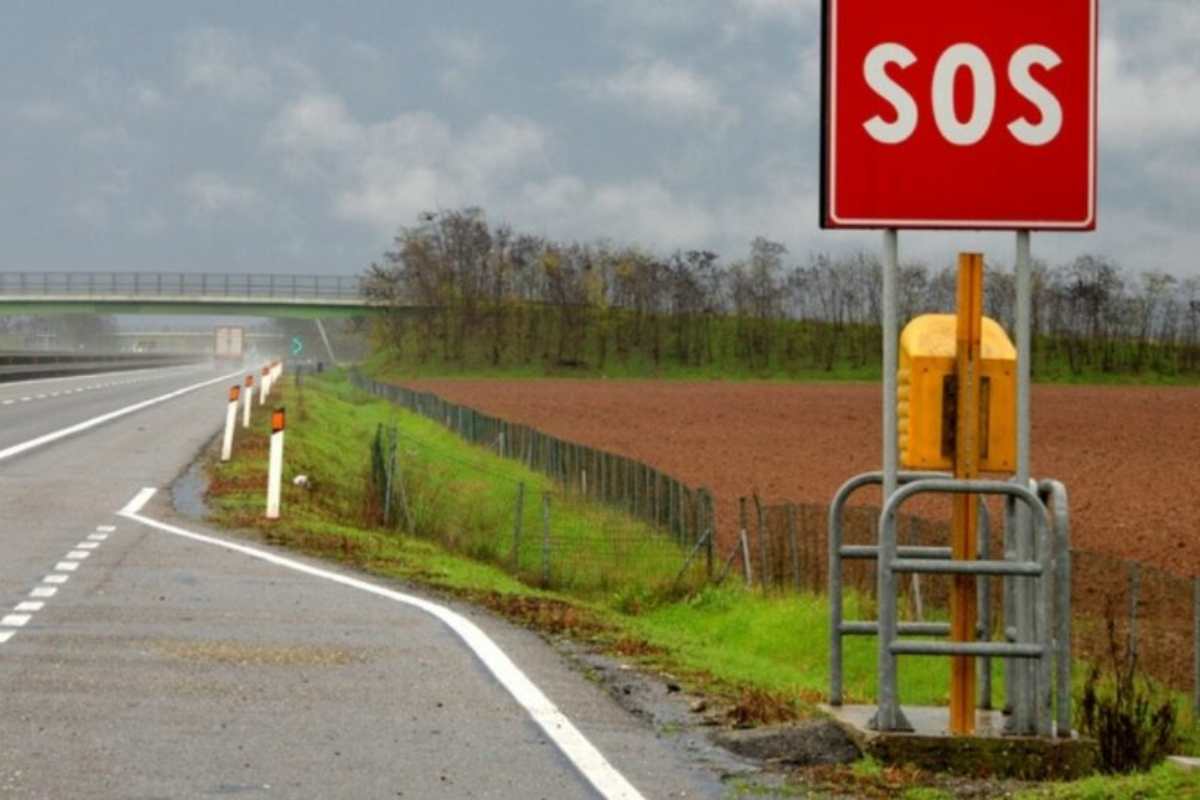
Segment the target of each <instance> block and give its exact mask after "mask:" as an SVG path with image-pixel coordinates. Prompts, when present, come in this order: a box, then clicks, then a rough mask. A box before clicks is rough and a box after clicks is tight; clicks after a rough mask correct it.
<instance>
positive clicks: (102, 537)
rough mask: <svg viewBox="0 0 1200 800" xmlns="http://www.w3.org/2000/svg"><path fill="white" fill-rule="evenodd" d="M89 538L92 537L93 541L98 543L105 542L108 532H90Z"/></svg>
mask: <svg viewBox="0 0 1200 800" xmlns="http://www.w3.org/2000/svg"><path fill="white" fill-rule="evenodd" d="M88 538H89V539H91V540H92V541H93V542H97V543H98V542H103V541H104V540H105V539H107V538H108V534H107V533H93V534H89V535H88Z"/></svg>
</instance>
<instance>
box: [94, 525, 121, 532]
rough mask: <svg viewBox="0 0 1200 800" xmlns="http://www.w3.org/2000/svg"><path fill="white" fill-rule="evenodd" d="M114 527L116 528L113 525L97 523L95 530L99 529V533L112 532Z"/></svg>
mask: <svg viewBox="0 0 1200 800" xmlns="http://www.w3.org/2000/svg"><path fill="white" fill-rule="evenodd" d="M116 529H117V528H116V526H115V525H97V526H96V530H98V531H100V533H112V532H113V531H115V530H116Z"/></svg>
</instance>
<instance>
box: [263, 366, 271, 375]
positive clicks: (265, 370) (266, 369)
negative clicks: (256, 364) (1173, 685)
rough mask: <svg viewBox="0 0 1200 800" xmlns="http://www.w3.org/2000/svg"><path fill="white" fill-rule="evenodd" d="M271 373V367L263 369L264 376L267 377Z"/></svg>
mask: <svg viewBox="0 0 1200 800" xmlns="http://www.w3.org/2000/svg"><path fill="white" fill-rule="evenodd" d="M270 371H271V368H270V367H263V375H266V374H267V373H268V372H270Z"/></svg>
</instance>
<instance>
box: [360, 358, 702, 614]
mask: <svg viewBox="0 0 1200 800" xmlns="http://www.w3.org/2000/svg"><path fill="white" fill-rule="evenodd" d="M352 383H353V384H354V385H355V386H356V387H357V388H359V389H362V390H364V391H367V392H369V393H371V394H374V395H376V396H380V397H383V398H385V399H387V400H390V401H392V402H393V403H395V404H397V405H400V406H402V407H404V408H406V409H408V410H410V411H414V412H416V413H419V414H422V415H423V416H425V417H428V418H429V419H432V420H435V421H437V422H439V423H441V424H443V425H445V426H446V427H447V428H449V429H450V430H452V431H454V432H456V433H457V434H458V435H459V436H461V437H462V438H464V439H466V440H467V441H469V442H472V443H474V444H477V445H480V446H481V447H482V448H484V449H485V450H489V451H491V452H492V454H494V455H498V456H502V457H505V458H509V459H514V460H517V461H520V462H521V463H523V464H524V465H525V466H527V467H528V468H530V469H532V470H534V471H537V472H541V473H543V474H545V475H547V476H548V477H549V478H550V479H551V480H550V481H549V482H543V485H542V486H541V487H537V486H534V485H532V484H527V483H526V482H524V481H521V480H518V479H515V478H513V477H512V476H511V475H509V474H505V473H504V472H502V471H499V470H496V469H494V468H489V466H488V461H487V458H486V457H485V456H486V454H485V453H484V452H482V451H480V452H479V453H478V454H477V456H473V457H464V456H463V455H462V454H461V453H451V452H448V451H444V450H440V449H438V448H437V447H435V446H432V445H430V444H429V443H428V442H419V441H417V440H416V439H413V438H411V437H408V436H406V435H405V434H404V433H402V432H400V431H398V429H397V428H394V427H392V428H385V427H382V426H381V427H380V428H379V430H378V431H377V434H376V436H375V439H374V440H373V442H372V446H371V469H370V474H371V483H372V487H373V489H372V493H371V494H372V498H371V499H370V500H369V503H370V505H371V506H372V508H374V509H375V510H376V515H377V517H378V518H379V520H380V522H382V523H383V524H384V525H385V526H390V527H399V528H402V529H404V530H406V531H408V532H411V533H413V534H414V535H417V536H422V537H425V538H436V539H438V540H439V541H440V542H441V543H442V544H444V545H446V546H447V547H449V548H451V549H453V550H456V551H459V552H463V553H465V554H467V555H470V556H471V557H473V558H476V559H479V560H483V561H487V562H490V563H494V564H496V565H498V566H501V567H504V568H505V569H506V570H508V571H510V572H512V573H514V574H516V575H518V576H519V577H521V578H522V579H524V580H526V581H527V582H529V583H531V584H535V585H540V586H544V587H567V586H569V587H572V588H576V589H583V590H598V591H603V590H608V589H614V588H629V587H637V588H639V589H644V590H649V591H661V590H669V589H672V588H675V587H680V586H684V587H694V586H696V585H697V584H699V583H703V582H705V581H707V580H708V579H709V578H710V576H711V575H712V573H713V569H714V563H713V553H714V550H713V548H712V542H713V541H714V539H713V533H714V529H713V526H714V524H715V514H714V508H713V502H712V496H711V494H710V493H708V492H707V491H706V490H704V489H694V488H692V487H689V486H686V485H684V484H683V483H681V482H680V481H678V480H676V479H674V478H671V477H670V476H668V475H665V474H663V473H661V472H658V471H657V470H654V469H652V468H650V467H648V466H647V465H645V464H642V463H640V462H636V461H633V460H631V459H626V458H623V457H620V456H616V455H614V454H611V453H606V452H603V451H599V450H596V449H594V448H590V447H586V446H582V445H577V444H574V443H571V442H566V441H562V440H560V439H556V438H554V437H551V436H547V435H546V434H543V433H541V432H540V431H536V430H533V429H531V428H528V427H526V426H521V425H514V424H512V423H509V422H507V421H505V420H500V419H497V418H494V417H490V416H488V415H485V414H481V413H479V412H477V411H474V410H472V409H470V408H466V407H463V406H456V405H454V404H451V403H446V402H444V401H442V400H441V399H440V398H437V397H436V396H434V395H426V394H421V393H416V392H411V391H408V390H405V389H403V388H402V387H396V386H392V385H389V384H381V383H377V382H374V381H370V380H366V379H363V378H362V376H360V375H355V376H352ZM468 484H470V486H468ZM546 487H549V488H546ZM468 488H469V489H470V490H471V492H472V494H474V495H475V496H484V497H486V499H487V502H484V503H470V504H464V503H457V502H454V498H455V497H457V496H459V495H460V494H462V492H463V491H464V490H465V489H468ZM631 518H632V519H631Z"/></svg>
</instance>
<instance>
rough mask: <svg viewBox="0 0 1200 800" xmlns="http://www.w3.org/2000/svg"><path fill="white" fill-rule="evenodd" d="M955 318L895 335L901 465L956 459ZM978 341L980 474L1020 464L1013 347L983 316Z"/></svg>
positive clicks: (933, 319)
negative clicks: (897, 353)
mask: <svg viewBox="0 0 1200 800" xmlns="http://www.w3.org/2000/svg"><path fill="white" fill-rule="evenodd" d="M956 331H957V317H955V315H954V314H925V315H923V316H920V317H917V318H916V319H914V320H913V321H912V322H910V323H908V325H906V326H905V327H904V332H903V333H901V334H900V370H899V373H898V375H897V394H898V399H899V405H898V411H897V413H898V416H899V419H898V423H899V436H900V464H901V466H903V467H905V468H907V469H929V470H937V469H950V468H951V467H953V460H954V436H955V431H954V421H955V410H956V408H955V406H956V403H957V399H956V395H957V392H958V383H957V381H956V378H955V374H954V371H955V366H954V364H955V361H954V349H955V334H956ZM982 333H983V336H982V341H981V343H980V362H981V363H980V387H979V388H980V402H981V408H980V414H979V425H980V431H979V442H980V446H981V448H982V452H981V453H980V454H979V468H980V469H981V470H982V471H984V472H1007V473H1011V472H1014V471H1015V470H1016V465H1017V417H1016V406H1017V403H1016V396H1017V388H1016V387H1017V349H1016V348H1015V347H1013V343H1012V341H1011V340H1010V339H1009V338H1008V334H1006V333H1005V332H1004V328H1002V327H1000V325H999V323H997V322H996V321H995V320H993V319H990V318H988V317H984V318H983V331H982Z"/></svg>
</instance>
